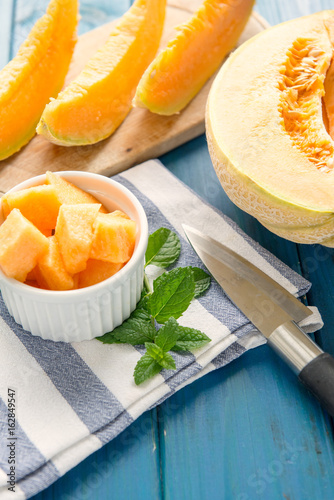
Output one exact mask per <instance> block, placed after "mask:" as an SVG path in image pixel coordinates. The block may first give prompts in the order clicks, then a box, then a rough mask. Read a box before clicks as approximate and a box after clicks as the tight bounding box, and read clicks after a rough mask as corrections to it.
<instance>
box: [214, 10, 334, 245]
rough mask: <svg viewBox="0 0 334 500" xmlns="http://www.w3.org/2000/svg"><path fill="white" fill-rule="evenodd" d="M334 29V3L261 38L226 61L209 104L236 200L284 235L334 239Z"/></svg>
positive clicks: (217, 151) (223, 170) (222, 169)
mask: <svg viewBox="0 0 334 500" xmlns="http://www.w3.org/2000/svg"><path fill="white" fill-rule="evenodd" d="M333 35H334V11H324V12H321V13H318V14H313V15H311V16H307V17H303V18H299V19H295V20H293V21H289V22H287V23H283V24H281V25H278V26H275V27H273V28H271V29H269V30H266V31H265V32H263V33H261V34H259V35H257V36H256V37H254V38H252V39H251V40H249V41H248V42H246V43H245V44H243V45H242V46H241V47H240V48H239V49H237V50H236V51H235V52H234V53H233V54H232V56H231V57H230V58H229V59H228V61H227V62H226V64H224V65H223V67H222V69H221V70H220V72H219V74H218V76H217V77H216V79H215V81H214V83H213V85H212V87H211V91H210V94H209V98H208V103H207V113H206V128H207V138H208V145H209V150H210V154H211V158H212V161H213V164H214V166H215V169H216V172H217V175H218V177H219V179H220V181H221V183H222V186H223V187H224V189H225V191H226V193H227V194H228V196H229V197H230V198H231V200H232V201H233V202H234V203H235V204H236V205H238V206H239V207H240V208H242V209H243V210H245V211H246V212H248V213H250V214H252V215H254V216H255V217H256V218H257V219H258V220H259V221H260V222H261V223H262V224H263V225H265V226H266V227H267V228H268V229H270V230H271V231H273V232H274V233H276V234H278V235H280V236H283V237H284V238H287V239H290V240H292V241H296V242H302V243H316V242H318V243H322V244H324V245H327V246H334V195H333V193H334V141H333V139H332V138H331V137H330V135H329V134H328V132H327V129H326V124H325V123H324V121H323V117H324V115H325V114H326V113H323V111H324V110H323V97H325V99H324V102H325V103H326V102H327V113H328V114H329V123H331V121H332V120H333V118H334V117H333V116H332V113H333V110H334V107H333V106H330V103H331V102H332V97H331V96H330V94H331V95H332V96H333V95H334V94H333V87H332V85H333V78H332V76H331V73H332V71H331V70H329V68H330V65H331V60H332V57H333V42H334V36H333ZM327 77H328V79H327ZM326 87H327V90H326V93H325V89H326ZM326 94H327V98H326ZM325 121H327V120H325Z"/></svg>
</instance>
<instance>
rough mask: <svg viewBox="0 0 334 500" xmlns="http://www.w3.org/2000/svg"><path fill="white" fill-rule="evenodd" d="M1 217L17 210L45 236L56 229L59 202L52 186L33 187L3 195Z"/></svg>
mask: <svg viewBox="0 0 334 500" xmlns="http://www.w3.org/2000/svg"><path fill="white" fill-rule="evenodd" d="M1 204H2V211H3V215H4V217H5V218H6V217H7V216H8V215H9V213H10V212H11V211H12V210H13V209H14V208H18V209H19V210H20V212H21V213H22V215H24V217H26V218H27V219H28V220H30V222H32V223H33V224H34V225H35V226H36V227H37V228H38V229H39V230H40V231H42V232H45V234H46V235H48V234H49V233H50V230H52V229H54V228H55V227H56V222H57V217H58V212H59V207H60V201H59V198H58V196H57V192H56V190H55V188H54V187H53V186H45V185H42V186H34V187H31V188H28V189H21V190H20V191H13V192H9V193H7V194H5V195H4V196H3V197H2V199H1Z"/></svg>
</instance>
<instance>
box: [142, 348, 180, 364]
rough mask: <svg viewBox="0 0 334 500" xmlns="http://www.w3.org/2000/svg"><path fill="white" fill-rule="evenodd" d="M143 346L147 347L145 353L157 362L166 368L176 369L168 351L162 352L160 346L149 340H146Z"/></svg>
mask: <svg viewBox="0 0 334 500" xmlns="http://www.w3.org/2000/svg"><path fill="white" fill-rule="evenodd" d="M145 347H146V349H147V351H146V353H147V354H148V355H149V356H151V358H153V359H154V360H155V361H156V362H157V363H159V365H160V366H162V367H163V368H166V370H175V369H176V366H175V361H174V359H173V357H172V356H171V355H170V354H169V353H168V352H164V351H163V349H161V347H159V346H158V345H156V344H153V343H150V342H146V344H145Z"/></svg>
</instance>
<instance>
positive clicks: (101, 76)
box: [37, 0, 166, 146]
mask: <svg viewBox="0 0 334 500" xmlns="http://www.w3.org/2000/svg"><path fill="white" fill-rule="evenodd" d="M165 8H166V0H136V1H135V2H134V4H133V5H132V7H131V8H130V10H129V11H128V12H127V13H126V14H125V15H124V16H123V17H122V18H121V20H120V22H119V23H118V25H117V27H116V28H115V30H114V31H113V32H112V33H111V34H110V37H109V39H108V41H107V42H106V44H105V45H104V47H102V48H101V49H100V50H98V51H97V53H96V55H95V56H94V57H93V58H92V59H91V60H90V61H89V62H88V63H87V65H86V67H85V68H84V70H83V71H82V72H81V74H80V75H79V76H78V78H76V79H75V80H74V81H73V82H72V83H70V85H69V86H68V87H67V88H66V89H65V90H64V91H63V92H61V93H60V94H59V96H58V98H57V99H56V100H54V101H52V102H50V103H49V104H48V105H47V106H46V108H45V110H44V112H43V115H42V117H41V120H40V123H39V125H38V127H37V132H38V133H39V134H42V135H44V136H45V137H46V138H47V139H49V140H50V141H51V142H54V143H55V144H60V145H65V146H71V145H83V144H93V143H96V142H98V141H101V140H102V139H105V138H106V137H108V136H109V135H111V134H112V133H113V132H114V130H116V128H117V127H118V126H119V125H120V124H121V123H122V121H123V120H124V118H125V117H126V115H127V114H128V112H129V111H130V109H131V101H132V98H133V96H134V94H135V91H136V87H137V85H138V82H139V80H140V77H141V75H142V74H143V72H144V70H145V69H146V68H147V66H148V64H149V63H150V62H151V60H152V59H153V57H154V55H155V53H156V51H157V49H158V46H159V42H160V38H161V34H162V28H163V23H164V17H165Z"/></svg>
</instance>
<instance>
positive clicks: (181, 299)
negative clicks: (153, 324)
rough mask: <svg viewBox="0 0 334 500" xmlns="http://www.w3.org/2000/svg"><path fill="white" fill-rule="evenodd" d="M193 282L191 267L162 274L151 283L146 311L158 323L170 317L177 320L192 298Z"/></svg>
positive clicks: (179, 268)
mask: <svg viewBox="0 0 334 500" xmlns="http://www.w3.org/2000/svg"><path fill="white" fill-rule="evenodd" d="M194 292H195V281H194V276H193V272H192V270H191V267H178V268H176V269H172V270H171V271H169V272H165V273H163V274H162V275H161V276H159V277H158V278H156V279H155V280H154V282H153V293H152V294H151V295H150V296H149V298H148V310H149V312H150V314H151V315H152V316H153V317H154V318H155V319H156V320H157V322H158V323H165V322H166V321H167V320H168V319H169V318H170V317H171V316H173V318H175V319H177V318H179V317H180V316H181V315H182V314H183V313H184V311H185V310H186V309H187V308H188V306H189V304H190V302H191V300H192V299H193V298H194Z"/></svg>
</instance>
